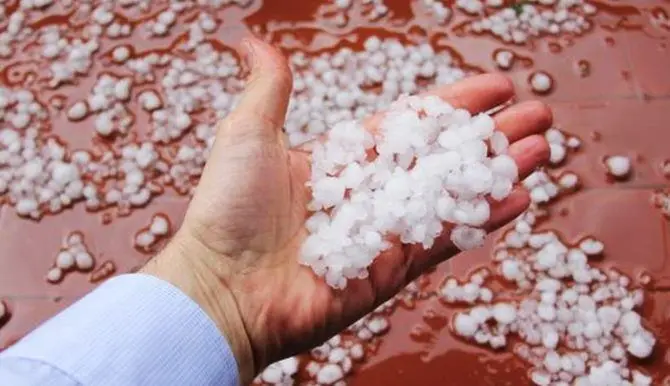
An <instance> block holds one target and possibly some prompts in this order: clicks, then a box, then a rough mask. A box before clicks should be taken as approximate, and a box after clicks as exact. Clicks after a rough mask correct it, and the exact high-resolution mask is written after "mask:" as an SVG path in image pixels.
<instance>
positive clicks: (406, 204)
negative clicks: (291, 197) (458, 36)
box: [300, 96, 518, 289]
mask: <svg viewBox="0 0 670 386" xmlns="http://www.w3.org/2000/svg"><path fill="white" fill-rule="evenodd" d="M494 126H495V125H494V121H493V119H492V118H491V117H490V116H489V115H487V114H477V115H475V116H472V115H471V114H470V113H469V112H468V111H466V110H463V109H456V108H454V107H453V106H451V105H450V104H449V103H446V102H444V101H443V100H441V99H440V98H439V97H436V96H426V97H419V96H410V97H401V98H400V99H399V100H398V101H396V102H394V103H393V104H392V105H391V107H390V108H389V110H388V111H387V112H386V114H385V117H384V118H383V120H382V121H381V123H380V125H379V128H378V130H377V131H376V132H375V133H372V132H370V131H368V130H366V129H365V127H364V126H363V125H362V124H361V123H360V122H356V121H352V122H343V123H340V124H337V125H335V126H334V127H333V128H332V130H330V131H329V132H328V136H327V138H326V140H325V141H324V142H323V143H320V144H317V145H316V146H315V147H314V149H313V154H312V175H311V180H310V181H309V183H308V186H309V187H311V190H312V196H313V200H312V201H311V202H310V203H309V207H308V209H309V210H311V211H313V212H314V213H313V214H312V216H311V217H310V218H309V219H308V221H307V224H306V226H307V229H308V231H309V233H310V234H309V236H308V237H307V239H306V240H305V242H304V244H303V247H302V251H301V255H300V262H301V263H303V264H305V265H307V266H309V267H311V268H312V269H313V270H314V272H315V273H316V274H317V275H319V276H323V277H325V280H326V282H327V283H328V284H329V285H330V286H331V287H334V288H339V289H341V288H344V287H345V286H346V284H347V280H348V279H354V278H365V277H367V275H368V271H367V268H368V267H369V266H370V265H371V264H372V262H373V261H374V259H375V258H376V257H377V256H378V255H379V254H380V253H382V252H383V251H384V250H387V249H388V248H390V247H391V245H392V244H391V242H390V241H389V240H390V239H391V238H392V237H395V238H397V239H398V240H399V241H400V242H402V243H404V244H421V245H422V246H423V247H424V248H425V249H428V248H430V247H431V246H432V245H433V243H434V241H435V238H436V237H438V236H439V235H440V234H441V233H442V232H443V230H444V224H445V223H450V224H453V230H452V231H451V240H452V242H453V243H454V244H455V245H456V246H457V247H458V248H460V249H462V250H465V249H471V248H475V247H478V246H480V245H481V244H482V243H483V241H484V237H485V235H486V233H485V231H484V230H483V229H482V226H483V225H484V224H486V222H487V221H488V220H489V216H490V207H489V201H487V198H488V197H490V198H491V199H493V200H497V201H500V200H503V199H505V198H506V197H507V196H508V195H509V194H510V192H511V191H512V188H513V184H514V183H515V181H516V180H517V173H518V171H517V167H516V164H515V162H514V160H513V159H512V158H511V157H510V156H508V155H507V154H506V153H507V148H508V141H507V138H506V137H505V135H504V134H503V133H501V132H499V131H496V130H495V127H494Z"/></svg>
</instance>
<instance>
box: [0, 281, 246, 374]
mask: <svg viewBox="0 0 670 386" xmlns="http://www.w3.org/2000/svg"><path fill="white" fill-rule="evenodd" d="M18 362H20V363H21V366H22V368H25V366H28V368H30V366H29V365H26V363H32V364H33V365H34V369H35V371H34V372H33V374H36V373H38V371H37V370H38V369H39V368H40V367H43V366H51V367H53V369H54V370H57V371H55V372H54V373H60V374H63V375H64V377H63V378H64V379H63V380H64V381H65V380H67V381H68V382H72V381H74V382H75V384H81V385H101V386H104V385H114V386H119V385H180V386H181V385H217V386H224V385H231V386H233V385H238V383H239V374H238V368H237V363H236V361H235V357H234V356H233V353H232V351H231V350H230V347H229V345H228V343H227V342H226V340H225V339H224V337H223V336H222V335H221V333H220V332H219V330H218V329H217V327H216V325H215V324H214V322H213V321H212V320H211V319H210V318H209V317H208V315H207V314H205V312H204V311H203V310H202V309H201V308H200V307H199V306H198V305H197V304H196V303H195V302H194V301H193V300H191V298H189V297H188V296H187V295H185V294H184V293H182V292H181V291H180V290H179V289H177V288H176V287H174V286H173V285H171V284H169V283H167V282H165V281H163V280H160V279H158V278H156V277H153V276H149V275H144V274H129V275H121V276H117V277H115V278H112V279H110V280H108V281H107V282H105V283H104V284H102V285H101V286H100V287H98V288H97V289H96V290H94V291H93V292H92V293H90V294H89V295H87V296H85V297H84V298H83V299H81V300H80V301H78V302H77V303H75V304H73V305H72V306H71V307H69V308H67V309H66V310H64V311H63V312H61V313H60V314H58V315H57V316H55V317H54V318H53V319H51V320H49V321H47V322H46V323H44V324H43V325H42V326H40V327H39V328H37V329H36V330H35V331H34V332H32V333H31V334H29V335H28V336H26V337H25V338H24V339H23V340H21V341H19V342H18V343H17V344H15V345H14V346H12V347H11V348H9V349H8V350H6V351H4V352H3V353H2V354H0V374H1V373H2V372H3V370H2V367H3V366H5V365H7V364H8V363H13V364H14V365H16V364H17V363H18ZM5 370H6V369H5ZM29 375H30V372H28V376H29ZM68 378H69V379H68ZM55 382H56V383H49V382H47V383H40V384H41V385H60V383H57V382H58V381H55ZM26 384H32V383H26ZM62 384H68V385H69V384H72V383H65V382H64V383H62Z"/></svg>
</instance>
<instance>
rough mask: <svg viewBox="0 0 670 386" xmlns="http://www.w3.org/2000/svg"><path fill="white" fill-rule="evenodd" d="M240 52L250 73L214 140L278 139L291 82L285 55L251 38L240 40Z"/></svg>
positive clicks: (286, 107)
mask: <svg viewBox="0 0 670 386" xmlns="http://www.w3.org/2000/svg"><path fill="white" fill-rule="evenodd" d="M240 51H241V52H240V53H241V55H242V58H243V59H244V61H245V62H246V64H247V66H248V67H249V68H250V69H251V74H250V75H249V78H248V81H247V85H246V87H245V90H244V92H243V93H242V97H241V100H240V101H239V103H238V104H237V106H236V107H235V109H234V110H233V111H232V112H231V113H230V115H229V116H228V117H227V118H226V119H225V120H224V121H223V122H222V123H221V127H220V128H219V132H218V135H217V137H219V138H217V139H222V138H220V137H221V136H224V137H227V139H232V138H235V139H236V140H238V141H239V140H240V139H242V138H245V137H247V138H248V137H252V138H259V137H261V138H264V139H267V138H268V137H270V138H273V139H274V138H280V137H281V135H280V134H281V128H282V127H283V126H284V120H285V119H286V112H287V109H288V104H289V98H290V96H291V88H292V84H293V78H292V75H291V70H290V69H289V66H288V63H287V61H286V58H285V57H284V56H283V55H282V54H281V53H280V52H279V51H278V50H276V49H275V48H273V47H272V46H270V45H268V44H267V43H265V42H263V41H261V40H259V39H256V38H253V37H249V38H245V39H244V40H243V41H242V48H241V50H240Z"/></svg>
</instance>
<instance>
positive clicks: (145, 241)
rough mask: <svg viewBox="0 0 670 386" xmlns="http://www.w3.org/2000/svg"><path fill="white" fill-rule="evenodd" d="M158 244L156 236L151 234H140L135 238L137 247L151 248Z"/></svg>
mask: <svg viewBox="0 0 670 386" xmlns="http://www.w3.org/2000/svg"><path fill="white" fill-rule="evenodd" d="M155 242H156V236H154V235H153V234H152V233H151V232H140V233H139V234H137V236H135V246H137V247H140V248H149V247H151V246H152V245H153V244H154V243H155Z"/></svg>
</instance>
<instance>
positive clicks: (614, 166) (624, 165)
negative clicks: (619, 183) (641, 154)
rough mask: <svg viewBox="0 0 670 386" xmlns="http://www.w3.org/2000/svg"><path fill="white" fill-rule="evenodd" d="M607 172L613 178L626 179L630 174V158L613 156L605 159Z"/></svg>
mask: <svg viewBox="0 0 670 386" xmlns="http://www.w3.org/2000/svg"><path fill="white" fill-rule="evenodd" d="M605 166H606V167H607V171H608V172H609V174H611V175H612V176H613V177H615V178H620V179H623V178H626V177H628V176H629V175H630V172H631V168H632V166H631V162H630V158H628V157H626V156H623V155H613V156H609V157H607V158H605Z"/></svg>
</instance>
